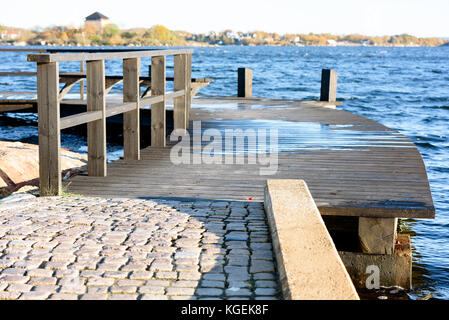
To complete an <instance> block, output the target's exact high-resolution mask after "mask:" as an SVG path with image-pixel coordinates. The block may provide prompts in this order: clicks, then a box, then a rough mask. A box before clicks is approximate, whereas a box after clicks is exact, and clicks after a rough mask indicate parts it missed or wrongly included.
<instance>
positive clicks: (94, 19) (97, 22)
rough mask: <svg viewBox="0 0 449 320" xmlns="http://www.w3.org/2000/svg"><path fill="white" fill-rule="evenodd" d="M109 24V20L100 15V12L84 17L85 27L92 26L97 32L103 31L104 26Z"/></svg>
mask: <svg viewBox="0 0 449 320" xmlns="http://www.w3.org/2000/svg"><path fill="white" fill-rule="evenodd" d="M108 23H109V18H108V17H106V16H105V15H103V14H101V13H100V12H98V11H97V12H94V13H92V14H91V15H89V16H87V17H86V20H85V22H84V24H85V25H89V24H90V25H94V26H95V27H96V28H98V29H99V30H101V29H103V27H104V26H105V25H107V24H108Z"/></svg>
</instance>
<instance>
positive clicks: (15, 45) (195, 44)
mask: <svg viewBox="0 0 449 320" xmlns="http://www.w3.org/2000/svg"><path fill="white" fill-rule="evenodd" d="M0 47H2V48H5V47H11V48H23V47H33V48H36V47H37V48H40V47H42V48H46V47H70V48H101V47H117V48H124V47H125V48H126V47H129V48H140V47H142V48H145V47H197V48H219V47H297V48H302V47H368V48H438V47H448V48H449V43H445V44H442V45H361V44H339V45H319V44H317V45H315V44H310V45H276V44H260V45H237V44H209V43H198V42H193V43H186V44H174V45H155V46H144V45H74V44H65V45H56V44H45V45H41V44H34V43H1V42H0Z"/></svg>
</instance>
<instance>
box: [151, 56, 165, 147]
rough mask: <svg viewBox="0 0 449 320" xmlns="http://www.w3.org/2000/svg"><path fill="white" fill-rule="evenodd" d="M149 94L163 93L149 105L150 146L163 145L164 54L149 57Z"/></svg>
mask: <svg viewBox="0 0 449 320" xmlns="http://www.w3.org/2000/svg"><path fill="white" fill-rule="evenodd" d="M151 95H152V96H157V95H164V97H163V100H162V102H158V103H154V104H152V105H151V146H152V147H165V120H166V119H165V118H166V117H165V56H158V57H152V58H151Z"/></svg>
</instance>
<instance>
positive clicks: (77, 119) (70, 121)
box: [61, 111, 103, 130]
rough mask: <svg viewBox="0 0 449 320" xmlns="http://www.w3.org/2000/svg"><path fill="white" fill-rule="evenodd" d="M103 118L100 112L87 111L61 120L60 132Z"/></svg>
mask: <svg viewBox="0 0 449 320" xmlns="http://www.w3.org/2000/svg"><path fill="white" fill-rule="evenodd" d="M102 118H103V112H101V111H89V112H83V113H78V114H74V115H72V116H67V117H64V118H61V130H63V129H67V128H71V127H75V126H78V125H80V124H84V123H89V122H92V121H96V120H100V119H102Z"/></svg>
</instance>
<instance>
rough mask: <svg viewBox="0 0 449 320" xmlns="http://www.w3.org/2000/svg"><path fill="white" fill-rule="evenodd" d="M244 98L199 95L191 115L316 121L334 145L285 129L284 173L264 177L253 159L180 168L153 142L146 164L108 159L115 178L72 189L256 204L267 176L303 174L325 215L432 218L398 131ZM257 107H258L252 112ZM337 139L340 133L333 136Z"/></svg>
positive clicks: (413, 156)
mask: <svg viewBox="0 0 449 320" xmlns="http://www.w3.org/2000/svg"><path fill="white" fill-rule="evenodd" d="M250 100H252V99H250ZM236 101H238V102H237V103H239V105H240V104H243V103H244V104H245V105H247V106H248V108H231V109H229V108H225V107H223V108H217V107H213V109H214V110H213V111H210V110H209V109H208V108H207V105H208V104H219V105H221V106H223V105H226V104H228V103H229V104H234V103H236ZM241 101H243V100H242V99H240V100H239V99H236V98H223V99H220V98H219V97H214V98H209V97H202V98H198V99H195V100H194V107H193V108H192V120H199V119H200V120H202V129H203V130H206V129H208V128H220V130H221V129H223V128H226V126H231V128H236V126H241V127H242V129H245V128H256V129H257V127H254V123H253V122H251V121H250V120H259V121H260V120H267V121H272V120H276V121H278V120H279V119H282V120H285V121H288V123H289V125H298V126H301V125H302V123H304V122H308V123H316V124H318V125H319V126H321V127H323V128H327V129H326V135H325V136H324V137H321V138H320V139H324V140H323V141H326V140H329V141H330V142H329V141H326V142H327V144H328V146H327V147H322V148H321V149H313V148H310V145H309V144H307V143H306V144H304V145H303V146H298V145H297V143H298V141H299V142H301V141H305V142H307V141H309V140H314V139H315V140H316V139H318V138H319V137H320V134H317V130H309V131H308V130H306V129H304V131H301V132H300V133H299V135H298V136H295V137H294V139H292V138H291V137H290V136H289V135H288V131H282V130H280V132H281V134H280V135H279V137H278V141H279V144H280V145H283V146H288V147H289V148H287V150H285V151H283V152H280V153H279V154H278V170H277V172H276V173H275V174H274V175H272V176H261V175H260V174H259V173H260V172H259V170H260V168H261V167H262V165H260V164H259V163H256V164H248V159H247V158H245V159H244V164H240V165H237V164H224V163H221V164H210V165H206V164H179V165H175V164H173V163H172V162H171V160H170V150H171V148H170V146H172V145H173V144H169V147H165V148H164V147H152V148H147V149H143V150H142V152H141V160H140V161H126V160H119V161H116V162H113V163H111V164H109V168H110V175H109V176H108V177H106V178H95V177H87V176H77V177H74V178H73V179H71V185H70V190H71V191H73V192H74V193H80V194H88V195H98V196H104V197H110V196H123V197H174V198H201V199H213V200H240V201H247V199H248V198H252V199H253V201H262V200H263V188H264V185H265V181H266V179H267V178H275V179H304V180H305V181H306V182H307V184H308V186H309V189H310V192H311V193H312V195H313V197H314V199H315V201H316V203H317V206H318V208H319V209H320V212H321V213H322V214H323V215H341V216H364V217H375V218H396V217H402V218H412V217H415V218H432V217H433V216H434V207H433V202H432V197H431V194H430V188H429V183H428V180H427V174H426V171H425V166H424V163H423V161H422V158H421V155H420V154H419V152H418V150H417V148H416V147H415V145H414V144H413V143H412V142H411V141H410V140H409V139H408V138H406V137H404V136H403V135H401V134H399V133H398V132H397V131H395V130H393V129H390V128H387V127H385V126H383V125H381V124H379V123H377V122H375V121H372V120H370V119H367V118H364V117H361V116H358V115H355V114H352V113H349V112H346V111H343V110H335V109H329V108H320V107H316V106H315V107H309V106H306V107H304V105H301V104H300V103H299V102H298V101H293V100H286V101H284V102H283V104H282V101H281V100H278V99H273V100H271V99H264V100H261V99H254V100H252V101H251V102H248V101H246V99H245V101H246V102H241ZM306 105H307V104H306ZM252 106H258V107H257V108H254V109H253V108H252ZM261 106H266V108H265V107H264V108H260V107H261ZM230 107H232V105H230ZM226 121H229V122H226ZM235 121H236V122H235ZM223 123H226V125H224V126H223V125H222V124H223ZM257 123H260V122H257ZM279 125H282V123H280V124H279ZM328 126H331V127H330V128H328ZM342 129H344V130H345V131H344V133H342V131H341V130H342ZM189 131H190V132H191V129H189ZM282 132H284V133H285V136H284V133H282ZM335 136H339V137H340V138H338V139H335ZM318 141H320V140H318ZM349 143H355V144H356V145H358V146H357V147H353V146H352V147H346V148H340V149H332V146H334V145H341V146H347V145H348V144H349ZM204 144H205V143H203V145H204ZM190 157H193V155H192V154H190Z"/></svg>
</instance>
